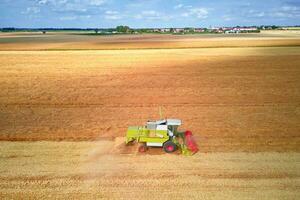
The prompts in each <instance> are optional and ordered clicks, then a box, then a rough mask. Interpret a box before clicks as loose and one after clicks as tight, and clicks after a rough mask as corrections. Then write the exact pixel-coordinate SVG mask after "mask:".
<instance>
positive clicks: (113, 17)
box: [104, 15, 123, 20]
mask: <svg viewBox="0 0 300 200" xmlns="http://www.w3.org/2000/svg"><path fill="white" fill-rule="evenodd" d="M104 18H105V19H108V20H119V19H122V18H123V17H122V16H119V15H105V16H104Z"/></svg>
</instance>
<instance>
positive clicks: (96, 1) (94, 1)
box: [90, 0, 106, 6]
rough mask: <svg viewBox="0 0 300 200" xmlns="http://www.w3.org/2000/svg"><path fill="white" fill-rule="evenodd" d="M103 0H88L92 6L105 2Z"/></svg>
mask: <svg viewBox="0 0 300 200" xmlns="http://www.w3.org/2000/svg"><path fill="white" fill-rule="evenodd" d="M105 2H106V1H105V0H90V5H92V6H101V5H103V4H104V3H105Z"/></svg>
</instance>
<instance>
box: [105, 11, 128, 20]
mask: <svg viewBox="0 0 300 200" xmlns="http://www.w3.org/2000/svg"><path fill="white" fill-rule="evenodd" d="M104 18H105V19H108V20H119V19H123V18H124V15H121V14H120V13H119V12H118V11H114V10H107V11H105V15H104Z"/></svg>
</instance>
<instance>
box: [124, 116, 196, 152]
mask: <svg viewBox="0 0 300 200" xmlns="http://www.w3.org/2000/svg"><path fill="white" fill-rule="evenodd" d="M180 125H181V120H179V119H163V120H158V121H148V122H147V123H146V125H145V126H131V127H129V128H128V130H127V134H126V144H130V143H133V142H134V141H136V142H138V143H140V146H139V148H138V150H139V152H146V151H147V149H148V147H162V148H163V149H164V151H165V152H166V153H172V152H174V151H176V150H177V149H180V150H181V153H182V154H183V155H193V154H195V153H196V152H197V151H198V146H197V144H196V142H195V140H194V138H193V134H192V132H191V131H184V132H180V131H178V130H177V129H178V127H179V126H180Z"/></svg>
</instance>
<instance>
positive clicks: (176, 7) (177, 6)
mask: <svg viewBox="0 0 300 200" xmlns="http://www.w3.org/2000/svg"><path fill="white" fill-rule="evenodd" d="M183 6H184V5H183V4H178V5H176V6H174V9H176V10H177V9H180V8H182V7H183Z"/></svg>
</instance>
